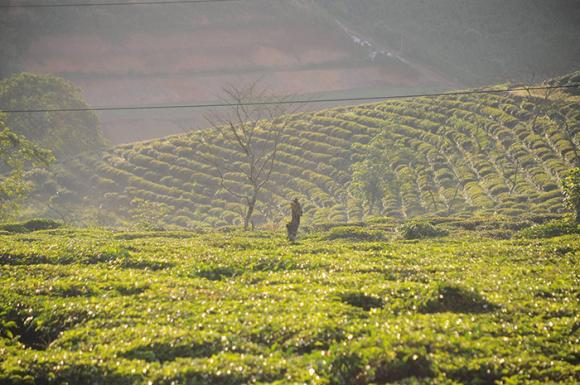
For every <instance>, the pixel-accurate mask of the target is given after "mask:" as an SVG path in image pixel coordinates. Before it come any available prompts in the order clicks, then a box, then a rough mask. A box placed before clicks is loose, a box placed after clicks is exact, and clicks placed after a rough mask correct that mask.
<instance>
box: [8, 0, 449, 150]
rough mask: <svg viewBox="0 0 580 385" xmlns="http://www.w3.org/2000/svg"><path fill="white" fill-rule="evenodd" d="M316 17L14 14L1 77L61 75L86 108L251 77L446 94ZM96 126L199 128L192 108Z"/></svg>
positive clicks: (199, 95)
mask: <svg viewBox="0 0 580 385" xmlns="http://www.w3.org/2000/svg"><path fill="white" fill-rule="evenodd" d="M47 2H49V1H47ZM321 12H322V11H321V10H318V11H314V10H313V9H311V8H310V7H306V8H303V7H299V6H297V3H296V2H286V1H270V0H244V1H242V2H228V3H227V4H226V3H222V4H218V3H214V4H196V5H192V4H182V5H179V4H172V5H166V6H145V7H141V6H135V7H96V8H91V7H85V8H75V7H71V8H55V9H51V8H48V9H18V10H12V11H9V12H7V13H6V15H4V14H2V13H0V25H2V26H3V27H4V28H3V31H6V34H7V35H8V39H7V40H9V42H7V43H6V44H2V40H3V37H0V47H1V48H3V49H4V50H6V51H7V52H9V51H13V52H14V54H13V55H6V60H3V62H2V63H0V74H2V73H6V72H8V73H10V72H11V71H14V70H16V71H28V72H36V73H51V74H58V75H59V76H61V77H64V78H65V79H67V80H70V81H73V82H74V83H75V84H76V85H77V86H79V87H80V88H82V89H83V90H84V94H85V97H86V98H87V101H88V102H89V103H90V104H91V105H92V106H110V105H121V106H125V105H133V106H134V105H167V104H195V103H204V102H207V101H211V100H215V99H216V97H217V95H218V94H219V90H220V89H221V88H222V87H223V86H224V84H227V83H238V82H250V81H255V80H256V79H257V78H261V79H263V81H264V82H265V83H266V84H268V86H269V87H270V88H272V90H273V91H274V92H276V93H279V94H312V93H316V94H329V93H333V94H334V93H349V94H353V93H366V94H368V93H378V94H382V93H384V92H385V91H384V90H388V91H389V92H395V93H396V92H402V91H404V92H408V91H409V90H412V91H413V92H415V91H417V90H425V89H429V90H433V89H442V88H448V87H450V86H451V83H450V82H446V81H445V80H444V79H442V78H441V77H438V76H436V75H435V74H433V73H432V72H430V71H428V70H426V69H423V68H416V67H414V66H410V65H409V64H408V63H404V62H402V61H400V60H398V59H397V58H395V57H387V56H384V57H381V58H380V60H378V59H377V60H371V59H370V58H369V54H370V51H369V49H368V48H367V47H364V46H361V45H360V44H356V43H355V42H354V41H353V40H352V39H351V37H350V36H349V35H348V34H347V33H345V31H343V30H342V29H341V28H340V27H339V26H338V25H337V24H336V23H335V22H334V20H332V19H330V18H328V17H324V16H323V15H321ZM3 17H5V18H6V19H7V20H5V22H4V23H3V22H2V18H3ZM11 25H12V26H13V28H8V27H9V26H11ZM7 45H8V46H7ZM11 45H16V47H14V48H12V49H10V46H11ZM9 67H10V68H9ZM3 68H5V70H4V71H2V69H3ZM99 119H100V121H101V123H102V127H103V131H104V133H105V135H106V136H107V138H108V139H110V140H111V142H113V143H117V144H119V143H127V142H132V141H136V140H145V139H153V138H159V137H162V136H166V135H170V134H178V133H182V132H183V128H184V127H191V126H192V125H194V126H199V127H202V126H203V125H205V120H204V119H203V114H199V113H198V111H197V110H172V111H170V112H169V113H161V112H160V111H156V112H155V113H149V112H147V111H123V112H119V111H116V112H100V113H99ZM135 127H138V129H136V128H135Z"/></svg>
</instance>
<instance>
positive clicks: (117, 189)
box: [32, 76, 580, 227]
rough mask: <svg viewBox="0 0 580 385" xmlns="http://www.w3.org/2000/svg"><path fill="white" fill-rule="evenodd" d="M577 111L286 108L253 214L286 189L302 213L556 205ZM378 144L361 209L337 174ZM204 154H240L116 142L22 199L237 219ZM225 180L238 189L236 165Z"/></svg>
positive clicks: (547, 103) (469, 106) (265, 211)
mask: <svg viewBox="0 0 580 385" xmlns="http://www.w3.org/2000/svg"><path fill="white" fill-rule="evenodd" d="M576 77H577V76H576ZM569 78H573V76H570V77H569ZM579 121H580V106H579V103H578V100H577V97H575V96H573V95H571V94H570V93H565V92H558V93H557V95H556V94H553V95H552V96H551V97H550V98H549V99H548V100H545V99H543V98H541V97H540V96H539V95H536V94H535V95H534V97H530V96H528V95H526V94H525V93H521V94H519V95H514V94H481V95H463V96H441V97H436V98H415V99H407V100H390V101H385V102H381V103H374V104H365V105H361V106H355V107H342V108H335V109H330V110H324V111H320V112H316V113H306V114H301V115H296V116H293V117H292V118H291V124H290V126H289V128H288V129H287V131H286V135H285V141H284V143H283V144H282V145H281V147H280V152H279V156H278V159H277V162H276V166H275V170H274V172H273V174H272V179H271V182H270V183H268V184H267V185H266V188H265V190H264V192H263V193H262V195H261V197H260V203H259V204H258V206H257V213H256V216H255V223H256V224H257V225H260V224H264V223H267V222H274V223H279V222H280V221H281V220H282V219H283V218H284V216H286V215H287V211H288V209H287V204H288V201H289V200H290V199H292V198H294V197H299V198H300V199H301V200H302V201H303V202H304V207H305V221H306V223H307V224H321V223H328V222H333V223H339V222H357V221H361V220H364V218H365V215H368V214H369V213H370V214H374V215H390V216H399V217H403V218H404V217H413V216H417V215H426V214H439V215H441V214H457V213H482V214H490V213H498V214H504V215H522V214H528V213H535V214H540V215H541V214H545V213H558V212H561V211H562V210H563V206H562V196H561V191H560V179H561V178H562V177H563V176H564V175H566V173H567V171H568V170H569V169H570V168H571V167H573V165H574V164H575V162H577V161H578V159H577V156H578V154H577V146H578V130H579V127H580V126H579V124H578V123H579ZM563 124H566V127H567V129H566V130H565V129H563ZM379 150H380V151H382V152H381V153H382V154H383V155H381V156H383V158H381V159H384V165H383V166H384V170H385V173H389V175H391V176H392V178H391V179H390V182H389V184H388V186H387V188H386V189H385V190H384V191H383V196H382V198H381V202H380V204H378V205H376V206H375V207H374V209H373V208H371V210H369V209H368V208H365V205H364V202H363V200H362V199H361V198H360V197H359V196H357V195H356V194H353V193H352V189H351V188H349V185H350V183H351V181H352V169H353V165H354V164H356V163H357V162H363V161H365V160H366V161H368V160H369V159H368V154H371V153H373V152H376V151H379ZM211 157H221V158H227V159H230V161H231V162H237V161H239V160H240V156H239V154H238V153H237V152H236V151H235V147H234V146H233V144H231V143H223V142H220V141H218V140H210V142H209V143H203V142H202V140H201V135H200V133H193V134H190V135H180V136H171V137H167V138H163V139H158V140H152V141H147V142H139V143H133V144H128V145H122V146H117V147H115V148H113V149H111V150H109V151H106V152H104V153H102V154H99V155H95V154H92V155H86V156H81V157H78V158H75V159H73V160H71V161H68V162H65V163H63V164H61V165H56V166H54V167H53V168H52V169H51V171H50V172H49V173H45V172H41V171H37V172H34V173H33V175H32V179H34V180H36V181H37V182H39V184H41V185H42V187H41V188H39V189H38V190H37V191H36V192H35V195H34V199H33V201H34V202H35V205H36V210H37V211H38V210H40V211H44V214H46V215H52V216H55V215H56V213H59V215H70V213H75V215H76V216H78V217H84V218H91V220H92V221H95V220H98V221H99V222H103V223H102V224H110V223H118V222H119V221H122V220H128V219H133V220H134V219H135V218H137V217H139V216H143V215H158V217H157V218H154V220H155V221H157V222H159V223H160V224H166V225H177V226H183V227H199V226H207V225H209V226H224V225H231V224H238V223H239V222H240V220H241V218H240V215H239V214H238V212H239V211H240V208H241V206H240V204H239V202H237V201H236V199H235V198H234V197H233V196H231V195H230V194H228V193H227V192H225V191H223V190H221V189H220V187H219V178H218V174H217V172H216V170H215V169H214V167H213V166H212V162H211ZM232 180H237V182H238V186H239V189H240V190H241V189H243V188H244V185H243V180H242V179H241V178H240V177H239V176H236V175H233V176H232ZM136 199H137V200H136ZM42 202H47V203H48V206H46V205H44V204H43V203H42ZM47 207H49V208H47ZM156 212H157V213H159V214H155V213H156ZM83 213H84V214H83ZM95 218H96V219H95Z"/></svg>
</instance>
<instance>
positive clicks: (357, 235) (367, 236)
mask: <svg viewBox="0 0 580 385" xmlns="http://www.w3.org/2000/svg"><path fill="white" fill-rule="evenodd" d="M325 238H326V239H329V240H333V239H347V240H351V241H381V240H384V239H385V236H384V233H383V232H382V231H378V230H369V229H366V228H363V227H356V226H338V227H334V228H332V229H331V230H330V231H329V232H328V234H327V235H326V236H325Z"/></svg>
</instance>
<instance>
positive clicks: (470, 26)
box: [313, 0, 580, 87]
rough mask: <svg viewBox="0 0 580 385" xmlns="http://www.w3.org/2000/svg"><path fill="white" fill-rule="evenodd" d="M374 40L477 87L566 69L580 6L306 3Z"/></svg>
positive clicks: (446, 0) (411, 0)
mask: <svg viewBox="0 0 580 385" xmlns="http://www.w3.org/2000/svg"><path fill="white" fill-rule="evenodd" d="M313 1H314V2H315V3H317V4H319V5H320V6H321V7H323V8H324V9H325V10H327V11H328V12H329V13H330V14H332V15H334V16H335V17H336V18H337V19H339V20H341V21H343V22H344V23H346V24H347V26H348V27H349V28H351V29H354V30H355V31H357V32H358V33H359V34H361V35H364V36H367V39H370V40H373V41H374V42H376V43H377V44H378V45H380V46H382V47H384V48H388V49H391V50H394V51H395V52H397V53H398V54H399V55H402V56H403V57H405V58H406V59H408V60H412V61H415V62H419V63H422V64H423V65H426V66H429V67H431V68H436V69H438V70H439V71H440V72H441V73H443V74H444V75H445V76H447V77H448V78H449V79H454V80H457V81H459V82H461V83H462V84H466V85H469V86H472V87H473V86H476V85H481V84H489V83H491V82H503V81H506V80H515V81H523V82H529V81H530V79H533V78H536V79H545V78H548V77H552V76H556V75H557V74H558V73H564V72H569V71H573V70H575V69H576V66H577V64H578V61H579V60H580V48H579V46H578V44H577V41H578V34H579V33H580V29H579V28H580V27H579V26H580V8H579V7H578V3H577V2H575V1H570V0H553V1H544V0H510V1H503V0H486V1H480V0H438V1H436V2H429V1H422V0H357V1H353V0H313Z"/></svg>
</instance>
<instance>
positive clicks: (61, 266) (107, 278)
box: [0, 227, 580, 385]
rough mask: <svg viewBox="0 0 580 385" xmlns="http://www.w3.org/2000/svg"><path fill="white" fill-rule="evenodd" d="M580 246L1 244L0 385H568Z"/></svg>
mask: <svg viewBox="0 0 580 385" xmlns="http://www.w3.org/2000/svg"><path fill="white" fill-rule="evenodd" d="M579 262H580V239H579V238H578V236H577V235H567V236H562V237H557V238H550V239H526V238H522V237H517V236H516V237H513V238H512V239H510V240H497V239H491V238H489V239H488V238H482V237H481V234H480V233H475V232H469V231H464V232H452V233H451V235H449V236H443V237H440V238H433V239H423V240H402V239H399V238H398V237H396V236H394V235H389V234H387V233H386V232H384V231H381V230H369V229H366V228H352V227H338V228H334V229H331V230H329V231H318V232H311V233H308V234H306V235H304V236H303V237H302V239H301V240H300V241H299V242H298V243H296V244H290V243H288V241H286V240H285V239H284V238H283V237H282V235H281V234H277V233H272V232H266V231H259V232H258V231H257V232H251V233H236V232H233V233H227V232H211V233H206V234H195V233H191V232H170V231H165V232H163V231H160V232H113V231H110V230H96V229H94V230H90V229H82V230H80V229H79V230H77V229H68V228H59V229H53V230H45V231H39V232H30V233H8V232H5V233H4V234H3V235H0V328H1V329H0V330H1V338H0V383H2V384H144V385H145V384H167V385H169V384H223V385H225V384H228V385H234V384H329V385H330V384H345V385H346V384H355V385H357V384H388V383H393V384H395V383H396V384H575V383H577V381H579V380H580V371H579V364H580V356H579V348H578V347H579V346H580V344H579V338H580V335H579V326H580V320H579V318H578V314H579V311H578V310H579V306H578V300H579V299H580V290H579V288H580V276H579V273H580V271H579V268H578V266H579Z"/></svg>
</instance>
